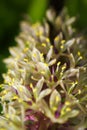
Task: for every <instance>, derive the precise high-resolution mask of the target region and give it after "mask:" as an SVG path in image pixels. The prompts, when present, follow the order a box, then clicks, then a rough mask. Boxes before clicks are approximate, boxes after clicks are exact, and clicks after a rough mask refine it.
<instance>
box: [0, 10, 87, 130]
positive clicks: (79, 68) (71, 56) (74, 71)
mask: <svg viewBox="0 0 87 130" xmlns="http://www.w3.org/2000/svg"><path fill="white" fill-rule="evenodd" d="M74 20H75V18H69V17H68V16H67V15H65V13H64V11H63V12H62V13H60V15H59V16H56V14H55V13H54V12H53V11H52V12H51V11H48V12H47V20H45V21H44V22H43V24H41V23H36V24H30V23H28V22H22V23H21V32H20V34H19V36H18V37H17V38H16V41H17V43H18V44H17V45H16V46H15V47H11V48H10V49H9V50H10V54H11V55H10V57H9V58H7V59H5V60H4V61H5V63H6V65H7V68H8V71H7V73H6V74H3V77H4V83H3V84H2V85H1V86H0V87H1V89H2V91H1V93H0V96H1V97H0V98H1V101H0V102H1V104H2V107H3V111H2V112H1V115H0V130H59V129H61V128H62V127H66V126H67V129H68V127H70V126H71V127H72V126H76V127H77V126H78V125H79V124H80V125H82V126H83V125H84V124H85V123H86V119H87V105H86V104H87V70H86V69H87V66H86V63H87V60H86V40H85V38H83V37H82V36H81V37H79V36H78V35H76V34H75V29H73V28H72V23H73V21H74Z"/></svg>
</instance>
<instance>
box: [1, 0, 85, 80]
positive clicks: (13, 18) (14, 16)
mask: <svg viewBox="0 0 87 130" xmlns="http://www.w3.org/2000/svg"><path fill="white" fill-rule="evenodd" d="M64 6H66V7H67V8H68V13H69V15H70V16H76V17H77V22H76V27H77V28H78V30H80V31H81V30H84V29H85V31H86V30H87V16H86V15H87V0H0V82H2V81H3V79H2V76H1V74H2V73H4V72H6V67H5V65H4V63H3V62H2V60H3V58H6V57H8V55H9V51H8V48H9V46H13V45H15V44H16V43H15V41H14V38H15V36H16V35H17V34H18V33H19V31H20V21H22V20H24V19H26V17H28V18H29V19H30V21H31V22H36V21H42V19H43V18H44V16H45V12H46V9H47V8H49V7H53V8H54V9H55V10H56V12H57V13H59V12H60V10H61V9H62V8H63V7H64Z"/></svg>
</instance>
